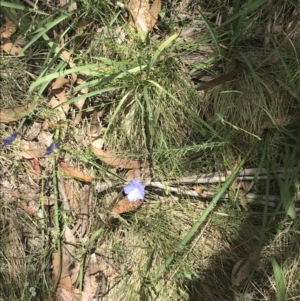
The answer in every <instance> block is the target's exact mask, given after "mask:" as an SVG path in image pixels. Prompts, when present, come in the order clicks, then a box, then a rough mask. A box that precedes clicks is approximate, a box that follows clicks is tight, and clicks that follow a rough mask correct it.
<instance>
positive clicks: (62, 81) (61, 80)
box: [51, 77, 70, 90]
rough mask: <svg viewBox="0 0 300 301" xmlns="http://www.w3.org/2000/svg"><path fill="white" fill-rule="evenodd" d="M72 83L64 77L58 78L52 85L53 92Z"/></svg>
mask: <svg viewBox="0 0 300 301" xmlns="http://www.w3.org/2000/svg"><path fill="white" fill-rule="evenodd" d="M69 82H70V81H69V80H68V79H67V78H64V77H58V78H57V79H56V80H55V82H53V83H52V86H51V88H52V90H55V89H59V88H63V87H64V86H65V85H67V84H68V83H69Z"/></svg>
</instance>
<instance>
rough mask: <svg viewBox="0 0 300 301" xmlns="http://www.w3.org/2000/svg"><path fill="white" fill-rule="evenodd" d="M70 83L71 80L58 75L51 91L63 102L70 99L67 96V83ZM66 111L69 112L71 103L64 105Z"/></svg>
mask: <svg viewBox="0 0 300 301" xmlns="http://www.w3.org/2000/svg"><path fill="white" fill-rule="evenodd" d="M68 83H69V80H68V79H66V78H64V77H58V78H57V79H56V80H55V82H54V83H53V84H52V89H51V92H52V94H53V95H54V96H55V97H57V98H58V99H59V103H60V104H63V103H65V102H66V101H67V100H68V99H67V96H66V89H65V85H66V84H68ZM62 108H63V110H64V112H65V113H67V112H68V111H69V109H70V105H69V104H65V105H63V106H62Z"/></svg>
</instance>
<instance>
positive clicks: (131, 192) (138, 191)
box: [124, 179, 145, 202]
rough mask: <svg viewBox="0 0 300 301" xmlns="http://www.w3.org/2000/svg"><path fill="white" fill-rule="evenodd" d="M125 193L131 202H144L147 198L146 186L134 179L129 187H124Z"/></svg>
mask: <svg viewBox="0 0 300 301" xmlns="http://www.w3.org/2000/svg"><path fill="white" fill-rule="evenodd" d="M124 192H125V193H126V194H127V198H128V200H129V201H130V202H135V201H137V200H142V199H143V198H144V197H145V185H144V184H143V183H140V182H139V181H138V180H137V179H132V180H131V181H130V182H129V184H128V185H126V186H125V187H124Z"/></svg>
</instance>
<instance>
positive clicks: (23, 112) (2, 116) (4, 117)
mask: <svg viewBox="0 0 300 301" xmlns="http://www.w3.org/2000/svg"><path fill="white" fill-rule="evenodd" d="M36 106H37V103H31V104H28V105H24V106H18V107H15V108H9V109H1V110H0V122H1V123H7V122H13V121H17V120H20V119H22V118H23V117H25V116H27V115H28V114H30V113H32V111H33V110H34V109H35V107H36Z"/></svg>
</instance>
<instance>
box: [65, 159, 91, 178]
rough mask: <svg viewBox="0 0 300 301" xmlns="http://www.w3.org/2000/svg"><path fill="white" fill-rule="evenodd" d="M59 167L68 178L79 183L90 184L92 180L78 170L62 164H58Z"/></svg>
mask: <svg viewBox="0 0 300 301" xmlns="http://www.w3.org/2000/svg"><path fill="white" fill-rule="evenodd" d="M59 166H60V167H61V169H62V170H63V171H64V172H65V173H66V174H67V175H68V176H70V177H72V178H75V179H77V180H79V181H83V182H92V181H93V180H94V177H92V176H90V175H88V174H86V173H85V172H83V171H80V170H78V169H75V168H73V167H70V166H69V165H68V164H66V163H64V162H60V163H59Z"/></svg>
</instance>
